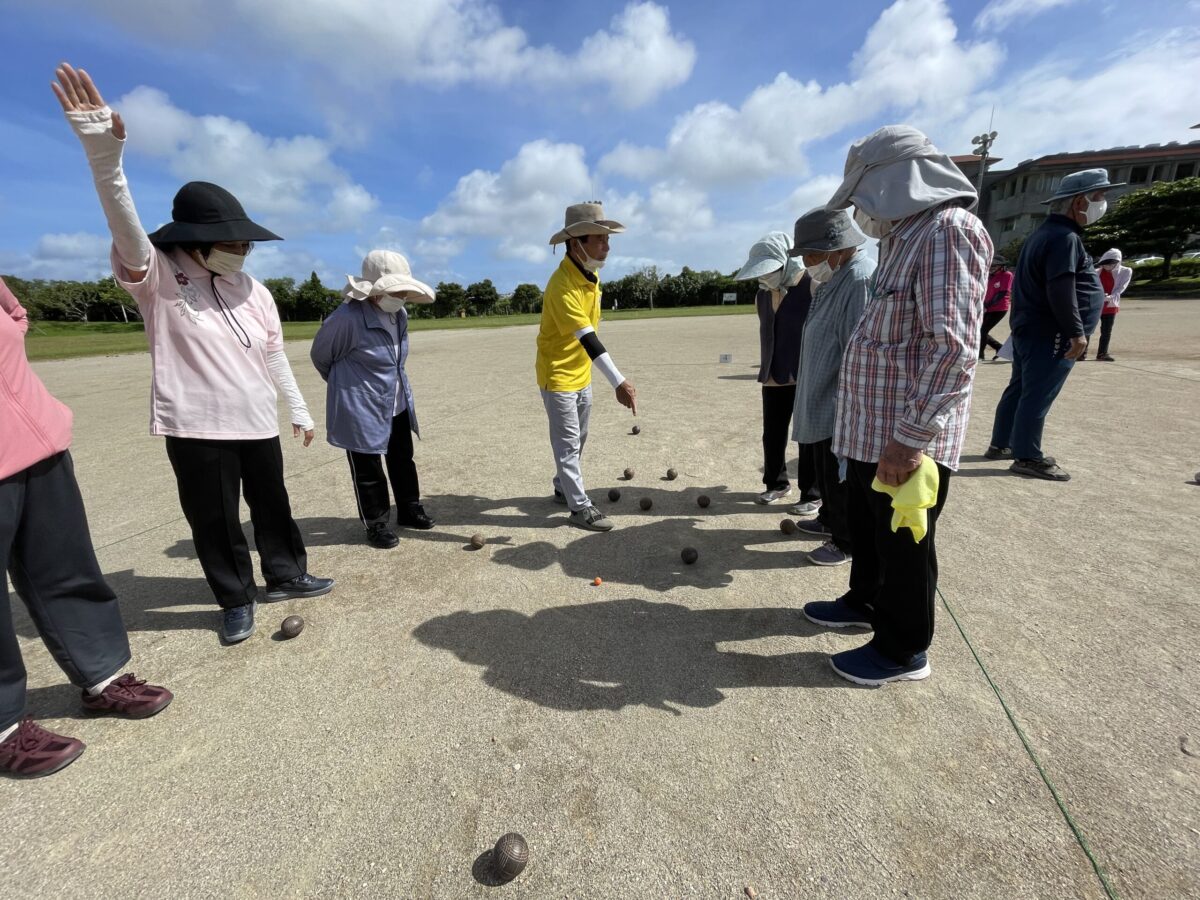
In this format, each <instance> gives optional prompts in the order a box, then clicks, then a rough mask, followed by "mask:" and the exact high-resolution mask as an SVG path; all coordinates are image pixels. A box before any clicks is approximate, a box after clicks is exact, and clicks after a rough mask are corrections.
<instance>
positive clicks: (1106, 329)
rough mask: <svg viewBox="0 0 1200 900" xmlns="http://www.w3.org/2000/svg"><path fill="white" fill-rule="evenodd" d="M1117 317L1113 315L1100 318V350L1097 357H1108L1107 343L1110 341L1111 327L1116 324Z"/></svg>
mask: <svg viewBox="0 0 1200 900" xmlns="http://www.w3.org/2000/svg"><path fill="white" fill-rule="evenodd" d="M1116 321H1117V316H1116V314H1115V313H1114V314H1113V315H1111V316H1101V317H1100V350H1099V352H1098V353H1097V354H1096V355H1097V356H1108V342H1109V341H1111V340H1112V331H1113V325H1115V324H1116Z"/></svg>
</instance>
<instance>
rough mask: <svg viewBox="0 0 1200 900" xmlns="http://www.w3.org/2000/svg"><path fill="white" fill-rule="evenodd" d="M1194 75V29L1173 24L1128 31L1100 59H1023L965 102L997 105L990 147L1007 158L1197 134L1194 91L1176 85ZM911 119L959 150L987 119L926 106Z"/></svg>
mask: <svg viewBox="0 0 1200 900" xmlns="http://www.w3.org/2000/svg"><path fill="white" fill-rule="evenodd" d="M1164 59H1169V60H1171V65H1170V66H1164V65H1163V63H1162V61H1163V60H1164ZM1197 83H1200V29H1194V28H1189V29H1178V30H1174V31H1169V32H1166V33H1160V34H1158V35H1151V34H1134V35H1130V36H1129V37H1128V38H1127V40H1126V41H1125V42H1124V44H1123V45H1121V46H1118V47H1116V48H1115V49H1113V50H1112V51H1111V52H1110V55H1108V56H1107V57H1103V58H1100V59H1096V58H1092V57H1085V58H1083V59H1080V60H1075V61H1061V60H1059V59H1057V58H1051V59H1049V60H1047V61H1045V62H1042V63H1041V64H1038V65H1032V66H1029V67H1027V68H1026V69H1024V70H1023V71H1021V72H1019V73H1016V75H1015V77H1014V78H1012V79H1010V80H1008V81H1006V82H1004V83H1003V84H1001V85H999V86H997V87H994V88H990V89H988V90H984V91H980V92H979V93H977V94H976V95H974V96H973V97H972V99H971V106H972V107H973V108H974V109H978V110H988V109H990V108H991V107H992V106H994V107H995V109H996V118H995V129H996V130H997V131H998V132H999V133H1000V136H999V138H998V139H997V141H996V145H995V147H994V149H993V153H994V154H995V155H997V156H1000V157H1003V158H1004V165H1005V166H1007V165H1013V164H1016V163H1018V162H1020V161H1021V160H1023V159H1030V158H1035V157H1038V156H1042V155H1044V154H1048V153H1065V152H1080V151H1084V150H1100V149H1103V148H1108V147H1115V146H1126V145H1130V144H1147V143H1154V142H1158V143H1165V142H1167V141H1172V140H1175V141H1180V142H1187V141H1190V140H1195V139H1196V132H1194V131H1189V130H1188V127H1189V126H1190V125H1192V124H1194V122H1195V120H1196V105H1195V102H1194V96H1193V94H1192V92H1190V91H1187V90H1181V89H1180V85H1186V84H1197ZM914 124H916V125H918V126H919V127H924V128H925V129H926V130H927V131H928V132H929V133H930V134H931V135H936V138H935V139H936V140H937V141H938V142H939V143H940V144H941V145H942V146H943V147H944V148H946V149H947V151H948V152H952V153H953V152H965V151H964V150H962V149H961V148H968V147H969V146H970V139H971V135H973V134H977V133H979V131H981V130H983V129H984V128H985V127H986V125H987V120H986V118H984V117H982V116H980V117H979V118H978V119H971V120H966V121H964V120H963V119H961V118H959V117H950V116H941V115H932V114H931V115H930V116H929V117H928V118H927V119H926V120H925V121H917V122H914Z"/></svg>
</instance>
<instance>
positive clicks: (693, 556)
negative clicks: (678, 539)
mask: <svg viewBox="0 0 1200 900" xmlns="http://www.w3.org/2000/svg"><path fill="white" fill-rule="evenodd" d="M679 556H680V558H681V559H682V560H683V561H684V562H685V563H687V564H688V565H689V566H690V565H691V564H692V563H694V562H695V561H696V560H697V559H699V558H700V554H699V553H697V552H696V548H695V547H684V548H683V552H682V553H680V554H679Z"/></svg>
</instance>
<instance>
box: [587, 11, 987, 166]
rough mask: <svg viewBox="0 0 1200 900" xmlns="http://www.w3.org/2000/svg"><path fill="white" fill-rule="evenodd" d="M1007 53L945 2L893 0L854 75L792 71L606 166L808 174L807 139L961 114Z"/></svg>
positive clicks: (625, 147) (608, 159)
mask: <svg viewBox="0 0 1200 900" xmlns="http://www.w3.org/2000/svg"><path fill="white" fill-rule="evenodd" d="M1002 58H1003V51H1002V50H1001V48H1000V46H999V45H998V44H996V43H994V42H981V43H980V42H977V43H964V42H961V41H959V40H958V32H957V28H956V27H955V25H954V21H953V20H952V19H951V18H950V13H949V11H948V9H947V7H946V4H945V2H944V0H896V2H895V3H893V4H892V5H891V6H890V7H888V8H887V9H886V10H884V12H883V13H882V14H881V15H880V17H879V19H878V20H877V21H876V22H875V24H874V25H873V26H872V27H871V29H870V31H869V32H868V33H867V36H866V38H865V39H864V41H863V45H862V47H861V48H860V49H859V50H858V52H857V53H856V54H855V55H854V58H853V60H852V63H851V70H852V72H853V74H854V76H855V77H854V79H853V80H852V81H849V82H843V83H839V84H834V85H831V86H828V87H824V86H822V85H821V84H819V83H818V82H816V81H808V82H801V81H797V80H796V79H795V78H793V77H792V76H791V75H789V74H787V73H786V72H783V73H780V74H779V75H778V76H776V78H775V80H774V81H772V82H770V83H769V84H765V85H761V86H759V87H758V88H756V89H755V90H754V91H752V92H751V93H750V95H749V96H748V97H746V99H745V100H744V101H743V102H742V105H741V106H740V107H738V108H736V109H735V108H733V107H732V106H729V105H728V104H726V103H722V102H717V101H714V102H709V103H702V104H700V105H698V106H696V107H694V108H693V109H692V110H690V111H689V112H687V113H685V114H683V115H682V116H680V117H679V118H678V119H676V121H675V123H674V125H673V127H672V128H671V131H670V133H669V134H668V136H667V139H666V143H665V146H664V147H663V148H662V149H661V150H660V149H658V148H649V147H638V146H633V145H630V144H627V143H623V144H619V145H618V146H617V147H616V148H615V149H614V150H613V151H612V152H610V153H609V154H608V155H606V156H605V157H604V158H603V159H602V160H601V161H600V169H601V170H602V171H605V172H612V173H618V174H622V175H626V176H628V177H631V178H638V179H645V178H648V177H653V176H655V175H661V174H664V173H668V172H669V173H671V174H672V175H673V176H675V177H684V178H687V179H689V180H691V181H693V182H696V183H698V184H700V185H705V186H711V185H720V184H743V183H747V182H752V181H755V180H761V179H765V178H770V177H772V176H778V175H785V174H788V175H792V176H797V175H803V174H804V173H805V171H806V170H807V165H808V164H807V160H806V157H805V153H804V148H805V146H806V145H808V144H811V143H813V142H815V141H818V140H821V139H823V138H826V137H829V136H831V135H835V134H837V133H839V132H841V131H842V130H843V129H845V128H847V127H849V126H850V125H853V124H856V123H860V122H868V121H871V120H872V119H874V118H876V117H878V116H879V115H880V114H881V113H883V112H885V111H888V110H893V109H895V110H902V111H914V110H916V111H919V110H922V109H926V108H937V109H939V110H941V111H962V109H963V106H962V103H963V100H964V99H965V98H966V97H967V96H969V94H970V93H971V92H972V91H973V90H975V89H976V88H977V87H978V86H979V85H980V84H981V83H983V82H984V81H985V80H986V79H987V78H988V77H990V76H991V75H992V74H993V73H994V72H995V71H996V69H997V67H998V66H999V64H1000V61H1001V59H1002Z"/></svg>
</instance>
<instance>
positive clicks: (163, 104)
mask: <svg viewBox="0 0 1200 900" xmlns="http://www.w3.org/2000/svg"><path fill="white" fill-rule="evenodd" d="M114 105H115V108H117V109H119V110H120V112H121V115H122V117H123V118H124V119H125V121H126V123H127V125H128V128H129V146H130V147H131V149H133V150H134V151H137V152H140V153H143V154H145V155H147V156H150V157H154V158H156V159H160V160H163V161H164V162H165V163H166V166H167V168H168V169H169V170H170V172H171V173H172V174H174V175H175V176H177V177H178V178H179V179H180V180H181V181H193V180H194V181H211V182H213V183H215V184H219V185H221V186H222V187H224V188H226V189H227V190H229V191H231V192H232V193H233V194H234V195H235V196H236V197H237V198H238V200H239V201H241V203H242V205H243V206H244V207H245V208H246V212H247V214H248V215H249V216H250V217H251V218H255V219H257V218H262V219H263V220H265V222H266V223H267V224H268V225H272V224H273V225H275V226H276V227H277V228H279V229H281V230H285V231H291V232H293V233H296V232H301V231H310V230H323V231H341V230H345V229H347V228H351V227H353V226H354V225H355V224H356V223H357V222H358V221H359V220H361V219H362V218H363V217H364V216H366V215H367V214H368V213H370V212H371V211H372V210H374V209H375V207H376V206H377V205H378V201H377V200H376V199H375V197H373V196H372V195H371V194H370V192H369V191H367V189H366V188H364V187H363V186H362V185H359V184H355V183H354V182H353V181H352V180H351V179H350V177H349V176H348V175H347V174H346V172H345V171H343V170H342V169H341V168H340V167H339V166H337V165H336V164H335V163H334V162H333V161H332V159H331V158H330V154H331V150H332V148H331V146H330V145H329V144H328V143H327V142H325V141H323V140H321V139H319V138H316V137H312V136H311V135H297V136H295V137H287V138H272V137H268V136H266V135H263V134H260V133H259V132H257V131H255V130H254V129H253V128H251V127H250V126H249V125H248V124H246V123H245V122H241V121H238V120H236V119H230V118H228V117H226V116H194V115H191V114H190V113H188V112H186V111H184V110H181V109H179V108H178V107H176V106H175V105H174V104H172V103H171V100H170V98H169V97H168V96H167V95H166V94H165V93H163V92H162V91H160V90H158V89H156V88H151V87H146V86H140V87H136V88H134V89H133V90H132V91H130V92H129V93H128V94H126V95H125V96H124V97H122V98H120V99H119V100H118V101H116V103H115V104H114ZM285 237H286V235H285Z"/></svg>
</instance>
